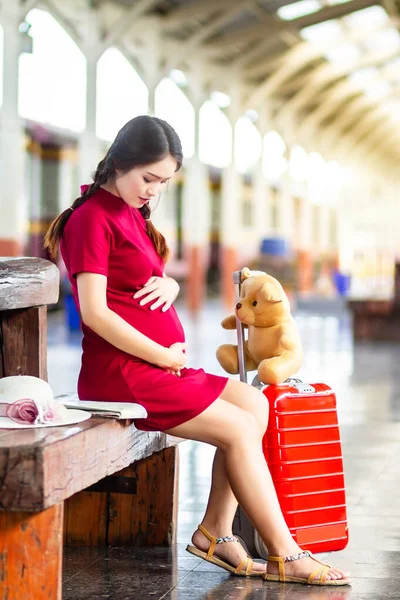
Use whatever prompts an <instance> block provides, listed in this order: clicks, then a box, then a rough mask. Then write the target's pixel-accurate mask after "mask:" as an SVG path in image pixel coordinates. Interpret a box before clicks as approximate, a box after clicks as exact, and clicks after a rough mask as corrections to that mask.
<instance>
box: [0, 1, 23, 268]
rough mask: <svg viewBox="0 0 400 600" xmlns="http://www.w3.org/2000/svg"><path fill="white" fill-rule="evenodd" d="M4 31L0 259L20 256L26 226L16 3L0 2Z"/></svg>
mask: <svg viewBox="0 0 400 600" xmlns="http://www.w3.org/2000/svg"><path fill="white" fill-rule="evenodd" d="M0 22H1V24H2V26H3V30H4V55H3V106H2V108H1V114H0V215H1V218H0V256H18V255H20V254H22V253H23V251H22V249H23V245H24V242H25V240H24V234H25V232H26V223H27V200H26V195H25V193H24V192H25V147H24V146H25V141H24V129H23V123H22V121H21V119H20V118H19V115H18V59H19V54H20V35H19V31H18V26H19V24H20V3H19V2H17V1H14V2H2V4H1V9H0Z"/></svg>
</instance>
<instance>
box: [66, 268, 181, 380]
mask: <svg viewBox="0 0 400 600" xmlns="http://www.w3.org/2000/svg"><path fill="white" fill-rule="evenodd" d="M77 284H78V296H79V304H80V309H81V317H82V321H83V322H84V323H85V325H87V326H88V327H90V329H92V330H93V331H94V332H95V333H97V334H98V335H99V336H100V337H102V338H104V339H105V340H106V341H107V342H109V343H110V344H112V345H113V346H115V347H116V348H119V349H120V350H123V351H124V352H127V353H128V354H132V355H133V356H137V357H138V358H141V359H143V360H145V361H147V362H150V363H153V364H155V365H157V366H159V367H162V368H165V369H172V370H178V369H181V368H182V367H184V365H185V362H186V355H185V354H184V352H183V349H184V348H185V347H186V344H182V343H178V344H173V345H172V346H171V347H170V348H165V347H164V346H161V345H160V344H157V342H154V341H153V340H151V339H150V338H148V337H147V336H146V335H144V334H143V333H141V332H140V331H138V330H137V329H135V328H134V327H132V325H129V323H127V322H126V321H125V320H124V319H122V317H120V316H119V315H117V314H116V313H115V312H114V311H112V310H110V309H109V308H108V306H107V296H106V289H107V277H105V276H104V275H98V274H96V273H79V274H78V276H77Z"/></svg>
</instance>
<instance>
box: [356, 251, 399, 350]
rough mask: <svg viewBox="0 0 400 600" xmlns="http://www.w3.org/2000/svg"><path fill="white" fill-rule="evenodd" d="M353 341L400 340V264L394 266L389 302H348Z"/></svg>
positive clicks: (364, 300)
mask: <svg viewBox="0 0 400 600" xmlns="http://www.w3.org/2000/svg"><path fill="white" fill-rule="evenodd" d="M347 305H348V308H349V310H350V311H351V313H352V317H353V337H354V339H355V340H357V341H358V340H379V341H387V342H397V341H399V340H400V263H397V264H396V265H395V273H394V296H393V298H392V299H389V300H379V299H372V298H366V299H363V300H355V299H353V300H349V301H348V303H347Z"/></svg>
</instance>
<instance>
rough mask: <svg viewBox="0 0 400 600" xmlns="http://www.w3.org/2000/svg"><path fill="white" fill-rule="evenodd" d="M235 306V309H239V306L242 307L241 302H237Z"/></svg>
mask: <svg viewBox="0 0 400 600" xmlns="http://www.w3.org/2000/svg"><path fill="white" fill-rule="evenodd" d="M236 308H237V310H239V309H240V308H242V305H241V303H240V302H238V303H237V304H236Z"/></svg>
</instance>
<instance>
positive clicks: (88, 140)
mask: <svg viewBox="0 0 400 600" xmlns="http://www.w3.org/2000/svg"><path fill="white" fill-rule="evenodd" d="M87 20H88V22H87V26H86V27H85V28H84V30H83V31H84V33H85V38H84V40H83V44H82V50H83V53H84V55H85V58H86V127H85V130H84V131H83V132H82V133H81V135H80V138H79V166H78V174H79V183H80V184H84V183H90V182H91V181H92V175H93V174H94V172H95V170H96V167H97V165H98V163H99V161H100V160H101V159H102V148H101V143H100V140H99V139H98V137H97V135H96V117H97V63H98V60H99V58H100V29H99V24H98V22H97V17H96V15H95V14H91V13H89V14H88V15H87ZM78 191H79V190H78Z"/></svg>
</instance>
